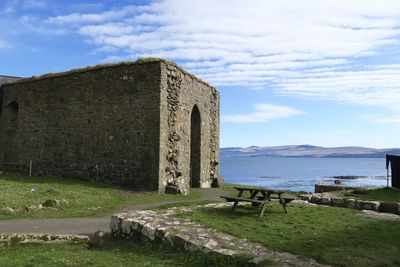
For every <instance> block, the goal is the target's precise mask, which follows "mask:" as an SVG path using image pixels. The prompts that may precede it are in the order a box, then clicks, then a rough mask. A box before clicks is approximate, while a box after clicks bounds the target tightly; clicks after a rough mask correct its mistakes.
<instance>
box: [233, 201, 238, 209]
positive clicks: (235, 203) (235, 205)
mask: <svg viewBox="0 0 400 267" xmlns="http://www.w3.org/2000/svg"><path fill="white" fill-rule="evenodd" d="M238 203H239V201H235V202H234V203H233V206H232V211H235V208H236V207H237V205H238Z"/></svg>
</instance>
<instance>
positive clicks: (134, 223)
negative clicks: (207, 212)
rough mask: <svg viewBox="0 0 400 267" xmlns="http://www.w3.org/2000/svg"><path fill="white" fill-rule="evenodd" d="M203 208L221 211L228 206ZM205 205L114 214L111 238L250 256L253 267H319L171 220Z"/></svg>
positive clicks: (229, 254) (211, 231) (178, 220)
mask: <svg viewBox="0 0 400 267" xmlns="http://www.w3.org/2000/svg"><path fill="white" fill-rule="evenodd" d="M204 206H206V207H210V208H220V207H226V206H230V204H229V203H216V204H207V205H204ZM204 206H196V207H182V208H170V209H167V210H160V211H151V210H145V211H135V212H131V213H120V214H114V215H113V216H112V218H111V223H110V229H111V233H112V235H113V236H114V237H118V238H125V239H134V240H141V241H143V242H153V243H158V244H162V245H164V246H168V247H171V248H174V249H178V250H186V251H201V252H204V253H210V252H213V253H220V254H222V255H225V256H227V257H240V256H241V255H249V256H250V258H252V260H251V261H252V262H253V263H255V264H257V263H260V262H262V261H263V260H269V261H272V262H273V263H274V265H273V266H322V265H321V264H318V263H317V262H316V261H314V260H312V259H304V258H299V257H298V256H296V255H293V254H290V253H284V252H276V251H271V250H269V249H267V248H265V247H263V246H262V245H260V244H256V243H252V242H249V241H247V240H246V239H240V238H237V237H234V236H231V235H228V234H225V233H220V232H218V231H216V230H215V229H211V228H206V227H204V226H202V225H200V224H198V223H195V222H192V221H190V220H188V219H181V218H175V217H174V214H176V213H177V212H191V211H193V209H194V208H199V207H204Z"/></svg>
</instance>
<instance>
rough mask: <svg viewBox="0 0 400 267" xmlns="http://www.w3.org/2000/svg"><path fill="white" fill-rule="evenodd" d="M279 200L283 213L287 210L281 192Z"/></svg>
mask: <svg viewBox="0 0 400 267" xmlns="http://www.w3.org/2000/svg"><path fill="white" fill-rule="evenodd" d="M279 202H280V203H281V205H282V207H283V209H284V210H285V213H287V210H286V203H285V200H284V199H283V196H282V194H279Z"/></svg>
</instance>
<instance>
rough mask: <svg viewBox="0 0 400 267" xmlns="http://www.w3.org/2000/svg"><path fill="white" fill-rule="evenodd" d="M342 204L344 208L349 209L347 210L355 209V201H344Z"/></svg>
mask: <svg viewBox="0 0 400 267" xmlns="http://www.w3.org/2000/svg"><path fill="white" fill-rule="evenodd" d="M344 204H345V206H346V208H349V209H355V208H356V200H355V199H352V198H350V199H345V200H344Z"/></svg>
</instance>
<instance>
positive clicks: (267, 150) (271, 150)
mask: <svg viewBox="0 0 400 267" xmlns="http://www.w3.org/2000/svg"><path fill="white" fill-rule="evenodd" d="M220 153H221V157H307V158H384V157H385V155H386V154H390V155H400V148H385V149H375V148H368V147H356V146H349V147H321V146H312V145H297V146H296V145H293V146H270V147H258V146H251V147H247V148H243V147H226V148H221V150H220Z"/></svg>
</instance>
